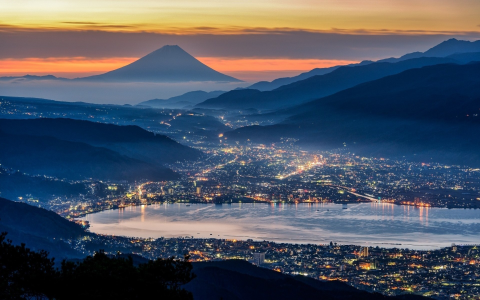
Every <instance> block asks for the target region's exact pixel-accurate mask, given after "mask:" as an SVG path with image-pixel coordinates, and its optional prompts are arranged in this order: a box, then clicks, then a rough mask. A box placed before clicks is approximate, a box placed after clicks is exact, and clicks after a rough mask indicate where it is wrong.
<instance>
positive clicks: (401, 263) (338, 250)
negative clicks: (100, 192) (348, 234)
mask: <svg viewBox="0 0 480 300" xmlns="http://www.w3.org/2000/svg"><path fill="white" fill-rule="evenodd" d="M71 243H72V244H73V246H74V247H75V248H76V249H78V250H80V251H82V252H84V253H92V251H94V250H95V249H98V247H102V248H105V249H106V251H111V252H113V253H116V251H119V250H121V251H123V252H126V253H135V254H138V255H142V256H144V257H147V258H156V257H171V256H175V257H183V256H184V255H189V256H190V259H191V260H192V261H194V262H201V261H211V260H223V259H242V260H248V261H250V262H252V263H254V264H256V265H259V266H260V267H264V268H268V269H272V270H275V271H278V272H284V273H286V274H291V275H303V276H309V277H312V278H316V279H319V280H339V281H343V282H346V283H348V284H350V285H352V286H355V287H357V288H360V289H363V290H367V291H371V292H380V293H383V294H386V295H401V294H406V293H415V294H418V295H424V296H429V297H434V298H436V299H478V298H479V297H480V272H479V264H480V246H474V245H472V246H466V245H463V246H457V245H452V246H451V247H448V248H444V249H438V250H430V251H418V250H409V249H398V248H392V249H386V248H379V247H375V248H373V247H360V246H354V245H337V243H333V242H331V243H330V244H327V245H314V244H305V245H300V244H284V243H274V242H268V241H253V240H247V241H240V240H225V239H194V238H168V239H166V238H159V239H138V238H125V237H111V236H94V237H85V239H84V240H81V241H75V242H71Z"/></svg>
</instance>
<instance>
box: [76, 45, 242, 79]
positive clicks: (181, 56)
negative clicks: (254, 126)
mask: <svg viewBox="0 0 480 300" xmlns="http://www.w3.org/2000/svg"><path fill="white" fill-rule="evenodd" d="M76 80H88V81H100V82H102V81H105V82H112V81H119V82H125V81H127V82H188V81H220V82H240V81H241V80H238V79H236V78H233V77H230V76H227V75H225V74H222V73H220V72H217V71H215V70H213V69H212V68H210V67H208V66H206V65H205V64H203V63H201V62H200V61H198V60H197V59H196V58H195V57H193V56H191V55H190V54H188V53H187V52H185V51H184V50H183V49H182V48H180V47H179V46H176V45H174V46H163V47H162V48H160V49H158V50H155V51H153V52H152V53H150V54H147V55H146V56H144V57H142V58H140V59H139V60H137V61H134V62H133V63H131V64H129V65H126V66H124V67H121V68H119V69H116V70H113V71H110V72H107V73H104V74H100V75H94V76H89V77H83V78H78V79H76Z"/></svg>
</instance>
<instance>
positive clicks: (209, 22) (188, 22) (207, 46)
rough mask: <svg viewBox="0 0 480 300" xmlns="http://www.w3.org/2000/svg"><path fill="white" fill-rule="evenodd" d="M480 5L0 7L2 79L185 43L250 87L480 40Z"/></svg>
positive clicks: (448, 0) (68, 2)
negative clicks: (451, 42)
mask: <svg viewBox="0 0 480 300" xmlns="http://www.w3.org/2000/svg"><path fill="white" fill-rule="evenodd" d="M478 12H480V1H478V0H363V1H362V0H295V1H292V0H288V1H287V0H242V1H225V0H221V1H220V0H203V1H199V0H175V1H165V0H136V1H131V0H42V1H38V0H15V1H12V0H0V45H1V47H0V76H17V75H24V74H38V75H46V74H53V75H57V76H63V77H69V78H74V77H81V76H87V75H92V74H99V73H102V72H105V71H109V70H112V69H115V68H118V67H121V66H123V65H125V64H128V63H130V62H132V61H134V60H135V59H137V58H139V57H141V56H143V55H146V54H148V53H149V52H151V51H154V50H156V49H158V48H160V47H162V46H164V45H171V44H177V45H179V46H180V47H182V48H183V49H184V50H185V51H187V52H189V53H190V54H192V55H193V56H195V57H197V58H198V59H199V60H200V61H202V62H204V63H205V64H207V65H209V66H211V67H212V68H214V69H216V70H218V71H220V72H223V73H226V74H228V75H231V76H235V77H237V78H239V79H243V80H246V81H257V80H271V79H274V78H277V77H282V76H291V75H295V74H298V73H300V72H304V71H307V70H310V69H312V68H314V67H328V66H333V65H338V64H348V63H353V62H358V61H361V60H365V59H380V58H385V57H391V56H401V55H403V54H405V53H408V52H413V51H425V50H427V49H429V48H431V47H433V46H434V45H436V44H438V43H440V42H441V41H444V40H446V39H449V38H452V37H455V38H459V39H465V40H476V39H480V18H479V17H478V16H479V14H478Z"/></svg>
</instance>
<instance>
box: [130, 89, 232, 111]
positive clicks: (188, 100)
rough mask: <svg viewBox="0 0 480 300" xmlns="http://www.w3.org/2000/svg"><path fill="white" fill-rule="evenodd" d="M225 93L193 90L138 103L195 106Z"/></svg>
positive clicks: (156, 106)
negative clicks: (166, 97)
mask: <svg viewBox="0 0 480 300" xmlns="http://www.w3.org/2000/svg"><path fill="white" fill-rule="evenodd" d="M223 93H225V92H224V91H213V92H204V91H193V92H188V93H185V94H183V95H180V96H175V97H171V98H168V99H152V100H148V101H143V102H140V103H138V104H137V105H146V106H150V107H155V108H183V107H185V106H190V105H191V106H193V105H195V104H198V103H200V102H203V101H205V100H207V99H210V98H216V97H218V96H220V95H221V94H223Z"/></svg>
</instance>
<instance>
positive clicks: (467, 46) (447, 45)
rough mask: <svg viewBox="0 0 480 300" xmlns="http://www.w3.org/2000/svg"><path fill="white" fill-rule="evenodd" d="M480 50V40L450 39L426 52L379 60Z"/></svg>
mask: <svg viewBox="0 0 480 300" xmlns="http://www.w3.org/2000/svg"><path fill="white" fill-rule="evenodd" d="M472 52H480V40H478V41H474V42H470V41H461V40H457V39H449V40H447V41H444V42H442V43H440V44H438V45H436V46H435V47H432V48H430V49H428V50H427V51H425V52H413V53H409V54H406V55H404V56H402V57H399V58H387V59H382V60H379V62H399V61H402V60H407V59H412V58H419V57H447V56H450V55H453V54H459V53H472Z"/></svg>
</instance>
